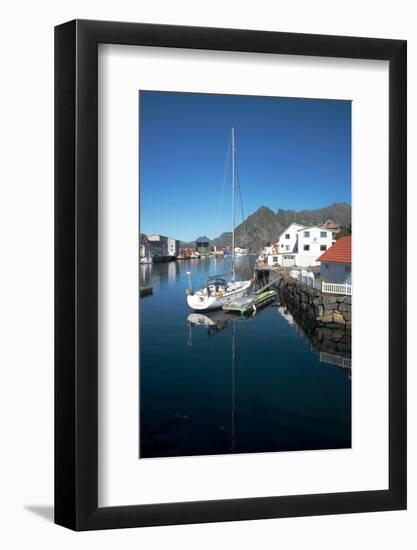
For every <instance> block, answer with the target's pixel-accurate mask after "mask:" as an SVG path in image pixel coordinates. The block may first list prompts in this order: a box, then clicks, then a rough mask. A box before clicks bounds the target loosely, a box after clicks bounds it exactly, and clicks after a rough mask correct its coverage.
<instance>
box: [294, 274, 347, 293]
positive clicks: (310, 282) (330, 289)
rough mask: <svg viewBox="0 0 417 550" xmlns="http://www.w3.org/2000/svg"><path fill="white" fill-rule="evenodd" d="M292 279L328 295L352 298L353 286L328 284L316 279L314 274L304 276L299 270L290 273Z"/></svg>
mask: <svg viewBox="0 0 417 550" xmlns="http://www.w3.org/2000/svg"><path fill="white" fill-rule="evenodd" d="M290 277H292V278H293V279H295V280H296V281H299V282H300V283H303V284H304V285H307V286H311V287H313V288H315V289H317V290H321V291H322V292H325V293H326V294H344V295H345V296H352V285H348V284H339V283H326V282H324V281H320V280H316V279H314V274H313V273H309V274H308V275H304V274H303V273H300V272H299V271H297V270H293V271H292V272H291V273H290Z"/></svg>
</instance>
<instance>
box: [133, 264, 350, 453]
mask: <svg viewBox="0 0 417 550" xmlns="http://www.w3.org/2000/svg"><path fill="white" fill-rule="evenodd" d="M251 261H252V262H253V258H252V259H251ZM245 268H246V269H248V272H249V266H248V263H247V259H245V258H242V259H241V260H240V262H239V263H238V271H239V270H241V271H244V270H245ZM139 269H140V283H141V285H144V286H148V285H151V286H153V292H154V293H153V295H152V296H150V297H147V298H142V299H140V430H141V434H140V457H141V458H150V457H167V456H184V455H207V454H225V453H247V452H272V451H295V450H308V449H330V448H346V447H350V445H351V380H350V377H349V372H348V371H346V370H344V369H341V368H339V367H337V366H335V365H332V364H329V363H325V362H320V360H319V355H318V353H317V352H315V351H314V350H312V349H310V345H309V342H308V341H307V340H306V339H305V337H304V336H303V334H302V333H301V332H300V331H299V330H297V327H296V325H293V324H290V323H289V320H291V319H288V318H285V317H284V316H283V315H282V313H283V308H279V307H277V304H272V305H270V306H268V307H267V308H265V309H263V310H261V311H259V312H258V313H257V314H256V315H255V316H251V317H250V318H249V319H247V320H245V319H244V318H241V317H240V316H234V317H232V316H230V315H229V317H225V315H224V314H223V313H222V312H213V313H207V317H208V318H209V321H210V322H212V323H213V324H211V325H210V326H204V325H195V324H192V323H190V322H189V321H188V318H189V316H190V314H192V313H193V311H192V310H191V309H190V308H189V307H188V305H187V301H186V296H185V289H186V288H187V286H188V278H187V275H186V272H187V271H191V272H192V281H193V287H194V288H199V287H200V286H203V285H204V283H205V281H206V279H207V275H209V274H215V273H226V272H228V271H230V258H224V259H214V258H213V259H204V260H183V261H177V262H170V263H162V264H153V265H149V266H148V265H145V266H140V268H139ZM247 274H248V273H247ZM247 274H246V275H247ZM242 275H244V273H242Z"/></svg>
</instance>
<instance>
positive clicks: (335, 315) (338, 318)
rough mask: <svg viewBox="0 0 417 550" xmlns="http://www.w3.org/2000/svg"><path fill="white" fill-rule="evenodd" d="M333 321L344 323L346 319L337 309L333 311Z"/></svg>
mask: <svg viewBox="0 0 417 550" xmlns="http://www.w3.org/2000/svg"><path fill="white" fill-rule="evenodd" d="M333 322H335V323H337V324H340V325H345V324H346V321H345V320H344V319H343V315H342V314H341V313H338V312H337V311H336V312H335V313H333Z"/></svg>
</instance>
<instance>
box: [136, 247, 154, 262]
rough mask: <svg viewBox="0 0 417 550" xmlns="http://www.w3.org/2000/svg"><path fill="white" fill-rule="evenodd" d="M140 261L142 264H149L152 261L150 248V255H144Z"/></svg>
mask: <svg viewBox="0 0 417 550" xmlns="http://www.w3.org/2000/svg"><path fill="white" fill-rule="evenodd" d="M139 263H140V264H141V265H149V264H151V263H152V258H151V256H150V254H149V250H148V255H147V256H144V257H143V258H140V260H139Z"/></svg>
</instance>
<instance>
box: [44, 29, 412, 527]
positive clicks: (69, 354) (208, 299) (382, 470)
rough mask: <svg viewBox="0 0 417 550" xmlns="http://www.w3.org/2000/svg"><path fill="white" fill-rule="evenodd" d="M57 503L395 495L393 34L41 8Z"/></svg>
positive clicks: (184, 511)
mask: <svg viewBox="0 0 417 550" xmlns="http://www.w3.org/2000/svg"><path fill="white" fill-rule="evenodd" d="M55 196H56V201H55V206H56V209H55V220H56V225H55V243H56V246H55V258H56V263H55V265H56V277H55V280H56V287H55V288H56V296H55V298H56V299H55V303H56V325H55V326H56V328H55V335H56V337H55V380H56V384H55V411H56V413H55V441H56V443H55V464H56V467H55V521H56V523H58V524H60V525H63V526H65V527H68V528H71V529H74V530H89V529H106V528H122V527H140V526H152V525H169V524H178V523H198V522H214V521H233V520H246V519H261V518H279V517H288V516H306V515H322V514H339V513H353V512H370V511H382V510H401V509H404V508H405V507H406V42H405V41H403V40H386V39H376V38H375V39H374V38H354V37H339V36H319V35H305V34H288V33H279V32H264V31H262V32H260V31H247V30H237V29H214V28H193V27H174V26H163V25H149V24H139V23H116V22H103V21H101V22H99V21H71V22H68V23H65V24H63V25H60V26H58V27H56V30H55Z"/></svg>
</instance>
